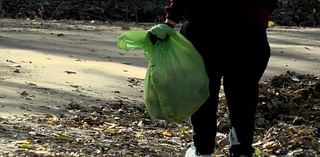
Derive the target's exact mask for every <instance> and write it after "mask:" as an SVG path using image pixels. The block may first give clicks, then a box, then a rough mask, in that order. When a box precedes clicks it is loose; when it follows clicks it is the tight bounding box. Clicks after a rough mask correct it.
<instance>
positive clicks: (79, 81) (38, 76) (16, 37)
mask: <svg viewBox="0 0 320 157" xmlns="http://www.w3.org/2000/svg"><path fill="white" fill-rule="evenodd" d="M123 31H124V30H122V29H121V28H120V27H117V26H111V25H108V24H103V23H100V24H99V23H98V24H97V23H86V22H79V21H25V20H9V19H3V20H0V54H1V55H0V122H1V121H5V122H4V124H6V125H8V126H9V124H11V122H12V124H11V125H10V126H11V127H12V128H11V127H8V128H11V130H10V129H8V128H2V126H0V137H2V136H3V138H2V139H1V140H0V152H1V151H7V152H8V151H10V149H11V148H12V149H13V147H14V146H15V144H14V142H15V140H23V139H25V138H26V137H25V136H22V137H20V136H19V137H16V135H15V134H11V133H12V131H13V132H20V133H19V135H20V134H23V133H25V134H28V137H29V136H32V137H33V136H35V135H34V132H37V133H39V130H37V131H35V129H32V130H31V131H30V129H26V130H24V129H25V128H23V129H21V128H19V127H18V128H16V127H14V126H15V124H19V125H20V123H23V124H24V123H25V121H23V120H21V119H19V118H18V117H29V119H28V121H29V122H30V121H33V119H32V118H31V119H30V115H31V117H32V115H45V119H44V121H45V123H46V124H52V123H53V124H56V123H58V120H57V119H56V118H55V116H58V117H59V116H60V117H62V118H63V117H65V116H69V115H70V116H71V115H74V113H75V112H79V111H86V112H87V110H88V109H90V110H91V109H92V108H96V107H97V106H100V107H101V106H105V105H106V104H110V102H112V101H118V102H120V104H121V105H122V104H123V103H122V102H123V101H125V102H126V103H127V104H128V102H129V104H130V103H134V104H140V105H141V104H142V101H143V99H142V96H143V91H142V90H143V78H144V75H145V71H146V64H147V62H146V60H145V58H144V56H143V54H142V52H141V51H134V52H130V53H126V52H123V51H121V50H119V49H117V48H116V45H115V40H116V37H117V36H118V35H119V34H121V33H122V32H123ZM268 34H269V39H270V44H271V48H272V56H271V59H270V63H269V66H268V69H267V71H266V73H265V75H264V77H263V80H268V79H269V78H271V77H272V76H274V75H279V74H281V73H284V72H286V71H288V70H290V71H296V72H299V73H307V74H314V75H317V76H319V75H320V28H283V27H276V28H272V29H269V31H268ZM111 104H112V103H111ZM115 108H116V110H115V112H114V113H116V115H118V114H120V115H122V114H123V113H122V112H123V109H122V108H121V107H115ZM111 109H113V107H112V105H111ZM99 110H100V109H99ZM108 113H109V112H108ZM112 113H113V112H112ZM135 114H140V113H135ZM48 115H49V116H48ZM110 116H112V117H113V118H114V119H115V120H119V117H114V115H110ZM120 117H121V116H120ZM133 117H134V116H133ZM140 118H141V117H140ZM120 119H121V118H120ZM129 119H130V118H129ZM130 120H132V122H131V121H130V123H132V125H134V126H135V127H134V129H133V130H132V127H131V126H130V127H129V128H127V130H126V131H127V132H126V131H124V133H126V134H124V135H127V134H130V133H132V134H133V135H132V136H133V137H135V136H139V137H144V134H142V133H141V131H139V130H137V129H140V127H144V128H145V126H144V123H146V125H147V123H148V122H147V121H144V120H141V121H139V119H138V120H134V119H130ZM62 121H63V120H62V119H59V123H60V122H62ZM106 121H108V120H106ZM63 122H64V121H63ZM141 122H143V123H141ZM86 123H87V122H86ZM86 123H84V122H83V121H81V124H80V123H79V124H78V125H79V126H80V127H84V128H87V127H88V126H87V124H86ZM108 124H112V125H111V126H109V127H108V128H107V134H109V135H110V134H112V135H114V128H116V130H117V129H119V131H120V130H121V128H122V129H123V126H121V124H124V123H121V122H118V121H117V122H114V121H109V123H108ZM33 125H35V124H33ZM39 125H40V124H38V121H37V125H36V126H35V127H36V128H38V129H39V128H40V129H41V128H42V127H41V126H42V125H40V126H39ZM90 125H91V124H90ZM118 125H119V126H121V127H119V128H117V126H118ZM149 125H152V126H153V127H154V125H155V126H161V128H163V129H164V128H166V127H168V126H171V125H170V124H166V125H164V124H162V123H161V122H159V124H151V123H150V124H149ZM163 126H166V127H163ZM29 127H31V125H30V126H29ZM171 127H173V128H179V127H180V128H179V129H182V130H188V128H184V127H181V126H179V127H177V126H171ZM110 128H111V129H110ZM151 128H152V127H151ZM43 129H44V131H45V132H46V133H50V131H52V130H48V128H43ZM46 129H47V130H46ZM54 129H58V130H59V128H54ZM189 129H190V128H189ZM21 130H23V131H25V132H23V133H22V131H21ZM59 131H61V130H59ZM72 131H73V130H71V132H70V130H69V131H65V133H67V134H68V138H69V136H70V138H71V137H78V135H75V134H73V133H72ZM82 131H84V130H82ZM86 131H89V130H86ZM180 131H181V130H180ZM180 131H177V132H179V133H180ZM9 132H11V133H9ZM30 132H31V133H32V134H31V133H30ZM52 132H54V131H52ZM81 133H83V132H81V131H80V132H79V130H78V131H77V134H81ZM87 133H88V132H86V133H83V134H86V135H87ZM8 134H9V135H10V137H12V138H11V139H7V137H9V135H8ZM17 134H18V133H17ZM52 134H53V133H52ZM120 134H121V133H120ZM146 134H150V137H153V136H154V137H156V136H160V135H161V136H164V137H171V136H173V135H171V134H173V133H172V132H169V131H167V130H165V129H164V130H161V129H159V128H158V129H157V131H156V130H153V131H152V129H151V131H150V132H148V133H146ZM184 134H185V133H184ZM23 135H24V134H23ZM177 135H178V133H177ZM185 135H186V136H187V134H185ZM52 136H53V135H52ZM61 136H62V135H61ZM88 136H89V135H88ZM179 136H181V134H179ZM123 137H124V138H125V136H123ZM50 138H51V140H49V141H52V138H54V139H56V138H58V139H60V138H63V139H64V140H66V139H65V138H66V137H64V134H63V137H60V135H59V136H57V135H56V134H55V135H54V136H53V137H50ZM79 139H82V137H79ZM188 139H190V135H188V136H187V137H184V140H186V141H188ZM60 140H61V139H60ZM102 140H105V139H102ZM123 140H124V141H125V140H126V139H123ZM152 140H153V141H154V139H152ZM175 140H176V138H175V139H173V141H171V143H170V144H172V143H175V145H173V146H172V147H169V145H163V143H162V144H159V146H158V147H159V148H161V149H164V148H165V149H167V150H168V151H167V152H173V150H169V148H170V149H175V150H176V151H177V152H181V150H183V149H184V148H186V146H185V143H183V142H181V141H178V142H177V141H175ZM20 142H21V141H20ZM140 142H141V141H140ZM144 142H146V141H144ZM169 142H170V141H169ZM101 143H103V141H98V140H97V142H96V144H97V145H95V146H97V147H100V145H101ZM177 143H179V144H180V145H179V144H177ZM145 144H146V145H150V143H145ZM139 145H141V144H139ZM177 145H179V147H178V146H177ZM120 146H121V147H120ZM8 147H10V149H9V148H8ZM110 147H111V146H110ZM115 147H119V148H122V147H123V145H119V143H116V142H115V143H114V146H113V147H111V148H110V150H112V149H114V148H115ZM14 148H15V147H14ZM52 149H53V150H54V149H56V148H55V147H53V148H52ZM59 149H60V147H59ZM131 149H132V148H131ZM139 149H142V146H141V147H139ZM161 149H160V150H161ZM53 150H52V151H53ZM110 150H108V151H110ZM47 151H48V152H50V151H49V150H47ZM89 152H90V151H89ZM120 152H121V151H120ZM155 152H159V150H155ZM130 153H132V152H130ZM0 155H1V154H0ZM51 155H52V154H51ZM160 155H161V153H160ZM162 155H165V156H166V155H168V154H162ZM171 155H172V154H171ZM180 155H181V154H180ZM31 156H32V155H31ZM57 156H59V155H57ZM71 156H72V155H71ZM75 156H76V155H75ZM80 156H81V155H80Z"/></svg>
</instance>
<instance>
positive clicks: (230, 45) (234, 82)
mask: <svg viewBox="0 0 320 157" xmlns="http://www.w3.org/2000/svg"><path fill="white" fill-rule="evenodd" d="M181 33H182V34H183V35H184V36H185V37H186V38H187V39H188V40H189V41H191V43H192V44H193V45H194V46H195V48H196V49H197V50H198V52H199V53H200V54H201V55H202V57H203V59H204V63H205V66H206V70H207V73H208V76H209V79H210V83H209V88H210V89H209V91H210V97H209V98H208V100H207V101H206V102H205V103H204V104H203V105H202V107H201V108H200V109H199V110H198V111H197V112H196V113H195V114H194V115H192V117H191V122H192V125H193V131H194V137H193V138H194V145H195V147H196V148H197V151H198V152H199V153H201V154H210V153H212V152H213V151H214V147H215V136H216V128H217V123H216V119H217V116H216V111H217V105H218V101H219V97H218V95H219V90H220V85H221V80H223V85H224V91H225V95H226V99H227V103H228V108H229V112H230V119H231V125H232V127H234V128H235V130H236V132H237V136H238V140H239V142H240V143H241V144H240V145H237V146H233V147H232V148H231V150H234V153H240V154H250V153H252V151H253V150H252V147H251V144H252V142H253V133H254V118H255V110H256V104H257V99H258V83H259V80H260V78H261V76H262V74H263V72H264V71H265V68H266V66H267V63H268V60H269V57H270V47H269V43H268V40H267V35H266V29H265V28H264V27H263V26H261V25H259V24H256V25H240V26H238V27H237V28H236V29H235V28H234V27H233V26H229V25H215V24H213V25H210V28H209V27H208V26H207V25H203V24H202V23H192V22H186V23H185V24H184V25H183V26H182V28H181ZM221 78H223V79H221ZM238 148H241V149H238ZM236 151H239V152H236Z"/></svg>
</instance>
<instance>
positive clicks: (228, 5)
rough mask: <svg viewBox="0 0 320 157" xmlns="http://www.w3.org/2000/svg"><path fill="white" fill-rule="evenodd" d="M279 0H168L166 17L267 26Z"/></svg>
mask: <svg viewBox="0 0 320 157" xmlns="http://www.w3.org/2000/svg"><path fill="white" fill-rule="evenodd" d="M277 1H278V0H228V1H224V0H220V1H209V0H166V4H165V12H166V18H168V19H170V20H173V21H175V22H177V23H178V22H180V21H181V20H182V19H183V18H184V19H186V20H188V21H191V22H200V23H204V22H207V23H212V22H214V23H216V24H220V23H224V24H225V23H228V24H230V25H233V26H236V27H237V26H239V25H241V24H243V23H252V24H259V25H261V26H263V27H267V24H268V16H269V15H270V14H271V12H272V11H273V10H274V9H275V8H276V6H277Z"/></svg>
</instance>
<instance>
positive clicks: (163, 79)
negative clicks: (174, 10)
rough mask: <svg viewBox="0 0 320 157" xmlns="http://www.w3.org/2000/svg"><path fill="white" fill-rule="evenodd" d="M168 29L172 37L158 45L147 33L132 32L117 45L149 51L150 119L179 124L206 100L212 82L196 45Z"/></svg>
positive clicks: (147, 94)
mask: <svg viewBox="0 0 320 157" xmlns="http://www.w3.org/2000/svg"><path fill="white" fill-rule="evenodd" d="M157 27H162V26H161V25H157ZM164 29H166V30H165V31H169V32H166V33H167V34H169V36H168V38H167V39H166V40H159V41H157V42H156V44H155V45H153V44H152V43H151V42H150V40H149V37H148V32H147V31H143V30H141V31H139V30H136V31H133V30H132V31H127V32H125V33H123V34H121V35H120V36H119V37H118V39H117V46H118V47H119V48H120V49H123V50H126V51H129V50H132V49H143V50H144V52H145V55H146V58H147V59H148V69H147V73H146V76H145V80H144V102H145V105H146V108H147V111H148V113H149V114H150V116H151V117H152V118H156V119H165V120H168V121H176V122H179V121H183V120H186V119H187V118H189V117H190V116H191V115H192V114H193V113H194V112H196V111H197V110H198V109H199V107H200V106H201V105H202V104H203V103H204V102H205V101H206V99H207V98H208V96H209V91H208V85H209V80H208V76H207V73H206V71H205V67H204V63H203V60H202V57H201V56H200V55H199V53H198V52H197V50H196V49H195V48H194V47H193V45H192V44H191V43H190V42H189V41H188V40H187V39H186V38H185V37H184V36H183V35H181V34H180V33H179V32H176V31H175V30H174V29H172V28H170V29H168V28H164ZM170 31H171V32H170Z"/></svg>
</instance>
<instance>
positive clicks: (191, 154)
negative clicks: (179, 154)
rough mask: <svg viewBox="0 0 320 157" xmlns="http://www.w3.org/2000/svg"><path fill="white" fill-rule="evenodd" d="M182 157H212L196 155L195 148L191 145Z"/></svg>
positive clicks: (209, 156)
mask: <svg viewBox="0 0 320 157" xmlns="http://www.w3.org/2000/svg"><path fill="white" fill-rule="evenodd" d="M184 157H212V156H211V155H197V153H196V147H195V146H193V145H192V146H191V147H189V148H188V150H187V152H186V154H185V156H184Z"/></svg>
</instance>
